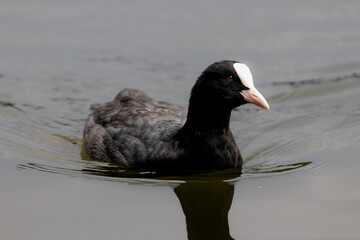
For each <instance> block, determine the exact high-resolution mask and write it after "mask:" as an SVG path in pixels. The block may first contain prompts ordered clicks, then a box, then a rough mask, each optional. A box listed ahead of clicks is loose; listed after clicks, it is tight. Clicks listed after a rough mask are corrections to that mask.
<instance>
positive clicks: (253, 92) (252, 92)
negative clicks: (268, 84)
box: [240, 87, 270, 110]
mask: <svg viewBox="0 0 360 240" xmlns="http://www.w3.org/2000/svg"><path fill="white" fill-rule="evenodd" d="M240 93H241V95H243V97H244V99H245V100H246V101H248V102H249V103H252V104H255V105H256V106H259V107H261V108H264V109H266V110H270V106H269V104H268V103H267V101H266V100H265V98H264V97H263V96H262V95H261V93H260V92H259V91H258V90H257V89H256V88H254V87H253V88H250V89H248V90H243V91H241V92H240Z"/></svg>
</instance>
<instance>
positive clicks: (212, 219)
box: [174, 181, 234, 240]
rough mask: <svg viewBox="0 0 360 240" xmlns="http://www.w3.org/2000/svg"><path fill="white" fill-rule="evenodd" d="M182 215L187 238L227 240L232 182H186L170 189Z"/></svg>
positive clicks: (228, 237) (228, 239)
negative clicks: (175, 197) (172, 189)
mask: <svg viewBox="0 0 360 240" xmlns="http://www.w3.org/2000/svg"><path fill="white" fill-rule="evenodd" d="M174 191H175V193H176V195H177V197H178V198H179V200H180V203H181V207H182V209H183V211H184V214H185V218H186V227H187V233H188V239H189V240H202V239H204V240H205V239H207V240H212V239H214V240H215V239H216V240H219V239H220V240H222V239H224V240H230V239H233V238H232V237H231V236H230V230H229V222H228V213H229V210H230V207H231V203H232V200H233V196H234V185H232V184H229V183H227V182H223V181H216V182H205V181H204V182H191V181H190V182H186V183H183V184H181V185H179V186H178V187H176V188H175V189H174Z"/></svg>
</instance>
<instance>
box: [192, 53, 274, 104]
mask: <svg viewBox="0 0 360 240" xmlns="http://www.w3.org/2000/svg"><path fill="white" fill-rule="evenodd" d="M190 101H196V102H201V103H203V104H211V105H212V104H216V105H217V106H222V107H224V108H226V107H228V108H231V109H232V108H235V107H238V106H240V105H243V104H246V103H253V104H255V105H257V106H259V107H261V108H264V109H267V110H270V107H269V104H268V103H267V101H266V100H265V98H264V97H263V96H262V95H261V93H260V92H259V91H258V90H257V89H256V88H255V86H254V83H253V77H252V74H251V72H250V69H249V67H248V66H246V65H245V64H244V63H240V62H238V61H230V60H224V61H220V62H216V63H213V64H211V65H210V66H209V67H207V68H206V69H205V71H204V72H203V73H202V74H201V75H200V77H199V78H198V80H197V82H196V83H195V86H194V87H193V89H192V91H191V98H190Z"/></svg>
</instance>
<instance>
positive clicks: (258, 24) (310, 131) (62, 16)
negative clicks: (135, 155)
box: [0, 0, 360, 240]
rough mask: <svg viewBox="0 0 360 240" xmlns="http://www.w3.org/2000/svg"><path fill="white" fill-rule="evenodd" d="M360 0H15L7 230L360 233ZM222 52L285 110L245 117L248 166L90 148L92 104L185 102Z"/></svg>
mask: <svg viewBox="0 0 360 240" xmlns="http://www.w3.org/2000/svg"><path fill="white" fill-rule="evenodd" d="M359 12H360V3H358V2H356V1H301V2H295V1H271V2H269V1H256V2H254V1H241V2H240V1H225V2H221V1H193V2H188V1H178V0H174V1H170V2H169V1H158V0H155V1H151V3H150V2H149V1H105V2H104V1H88V2H84V1H55V0H54V1H41V0H35V1H31V3H30V2H29V3H25V2H21V1H6V0H5V1H2V3H1V8H0V83H1V84H0V238H1V239H87V240H89V239H104V238H111V239H157V240H158V239H187V237H189V239H230V236H231V237H232V238H234V239H359V238H360V228H359V222H360V187H359V183H360V157H359V156H360V150H359V143H360V126H359V123H360V104H359V103H360V75H359V74H360V27H359V26H360V15H359ZM221 59H238V60H241V61H244V62H246V63H247V64H248V65H249V66H250V68H251V69H252V72H253V75H254V81H255V84H256V85H257V88H258V89H259V90H260V91H261V92H262V93H263V95H264V96H265V97H266V98H267V100H268V102H269V104H270V106H271V111H264V110H261V109H257V108H256V107H255V106H243V107H241V108H240V109H238V110H235V111H234V112H233V114H232V122H231V128H232V130H233V133H234V135H235V137H236V140H237V143H238V145H239V148H240V150H241V151H242V154H243V157H244V158H245V161H246V163H245V165H244V169H243V170H242V173H241V175H240V174H229V173H226V172H225V173H224V172H220V173H219V172H214V173H209V174H203V175H189V176H166V177H164V176H160V177H159V176H153V175H152V174H151V173H144V174H141V175H138V174H137V175H136V174H135V175H134V174H132V173H127V172H124V171H123V170H122V169H119V168H118V167H117V166H113V165H108V164H103V163H99V162H92V161H88V160H83V159H82V156H81V144H82V140H81V137H82V127H83V124H84V121H85V119H86V117H87V115H88V107H89V105H90V104H91V103H95V102H104V101H108V100H111V99H112V98H113V97H114V96H115V95H116V93H117V92H118V91H119V90H121V89H122V88H124V87H133V88H138V89H141V90H144V91H145V92H147V93H148V94H149V95H150V96H152V97H154V98H156V99H159V100H160V99H161V100H166V101H170V102H174V103H178V104H181V105H187V100H188V97H189V91H190V89H191V87H192V85H193V83H194V81H195V79H196V77H197V76H198V75H199V74H200V72H201V71H202V70H203V69H204V68H205V67H206V66H207V65H209V64H210V63H212V62H214V61H217V60H221Z"/></svg>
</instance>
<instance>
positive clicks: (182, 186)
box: [18, 161, 310, 240]
mask: <svg viewBox="0 0 360 240" xmlns="http://www.w3.org/2000/svg"><path fill="white" fill-rule="evenodd" d="M85 162H90V161H85ZM90 164H91V165H87V166H84V165H83V168H82V169H80V168H79V169H67V168H66V167H50V166H45V165H40V164H35V163H31V164H30V163H29V164H21V165H18V168H20V169H33V170H39V171H44V172H49V173H56V174H65V175H70V176H81V175H82V176H87V177H99V178H101V179H102V180H105V181H121V182H127V183H135V184H136V183H138V184H149V185H165V186H170V187H172V188H173V190H174V193H175V194H176V196H177V198H178V199H179V202H180V204H181V207H182V210H183V213H184V215H185V220H186V230H187V235H188V239H189V240H202V239H207V240H215V239H216V240H219V239H223V240H231V239H233V238H232V237H231V235H230V228H229V220H228V214H229V211H230V208H231V204H232V201H233V196H234V188H235V184H236V182H238V181H239V180H240V179H241V178H242V176H241V175H242V173H241V171H242V170H241V169H237V170H224V171H211V172H198V173H185V174H182V175H171V174H165V173H156V172H138V171H135V170H129V169H125V168H123V167H121V166H119V165H113V164H103V163H97V162H90ZM308 164H310V162H306V163H298V164H290V165H289V166H277V167H275V168H273V170H271V169H270V167H268V168H267V169H266V168H263V167H261V166H259V167H258V168H253V169H252V172H251V171H250V172H247V173H245V175H250V176H256V173H259V174H261V176H263V175H264V174H269V173H277V172H284V171H291V170H294V169H297V168H300V167H304V166H306V165H308ZM248 170H250V169H248Z"/></svg>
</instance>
